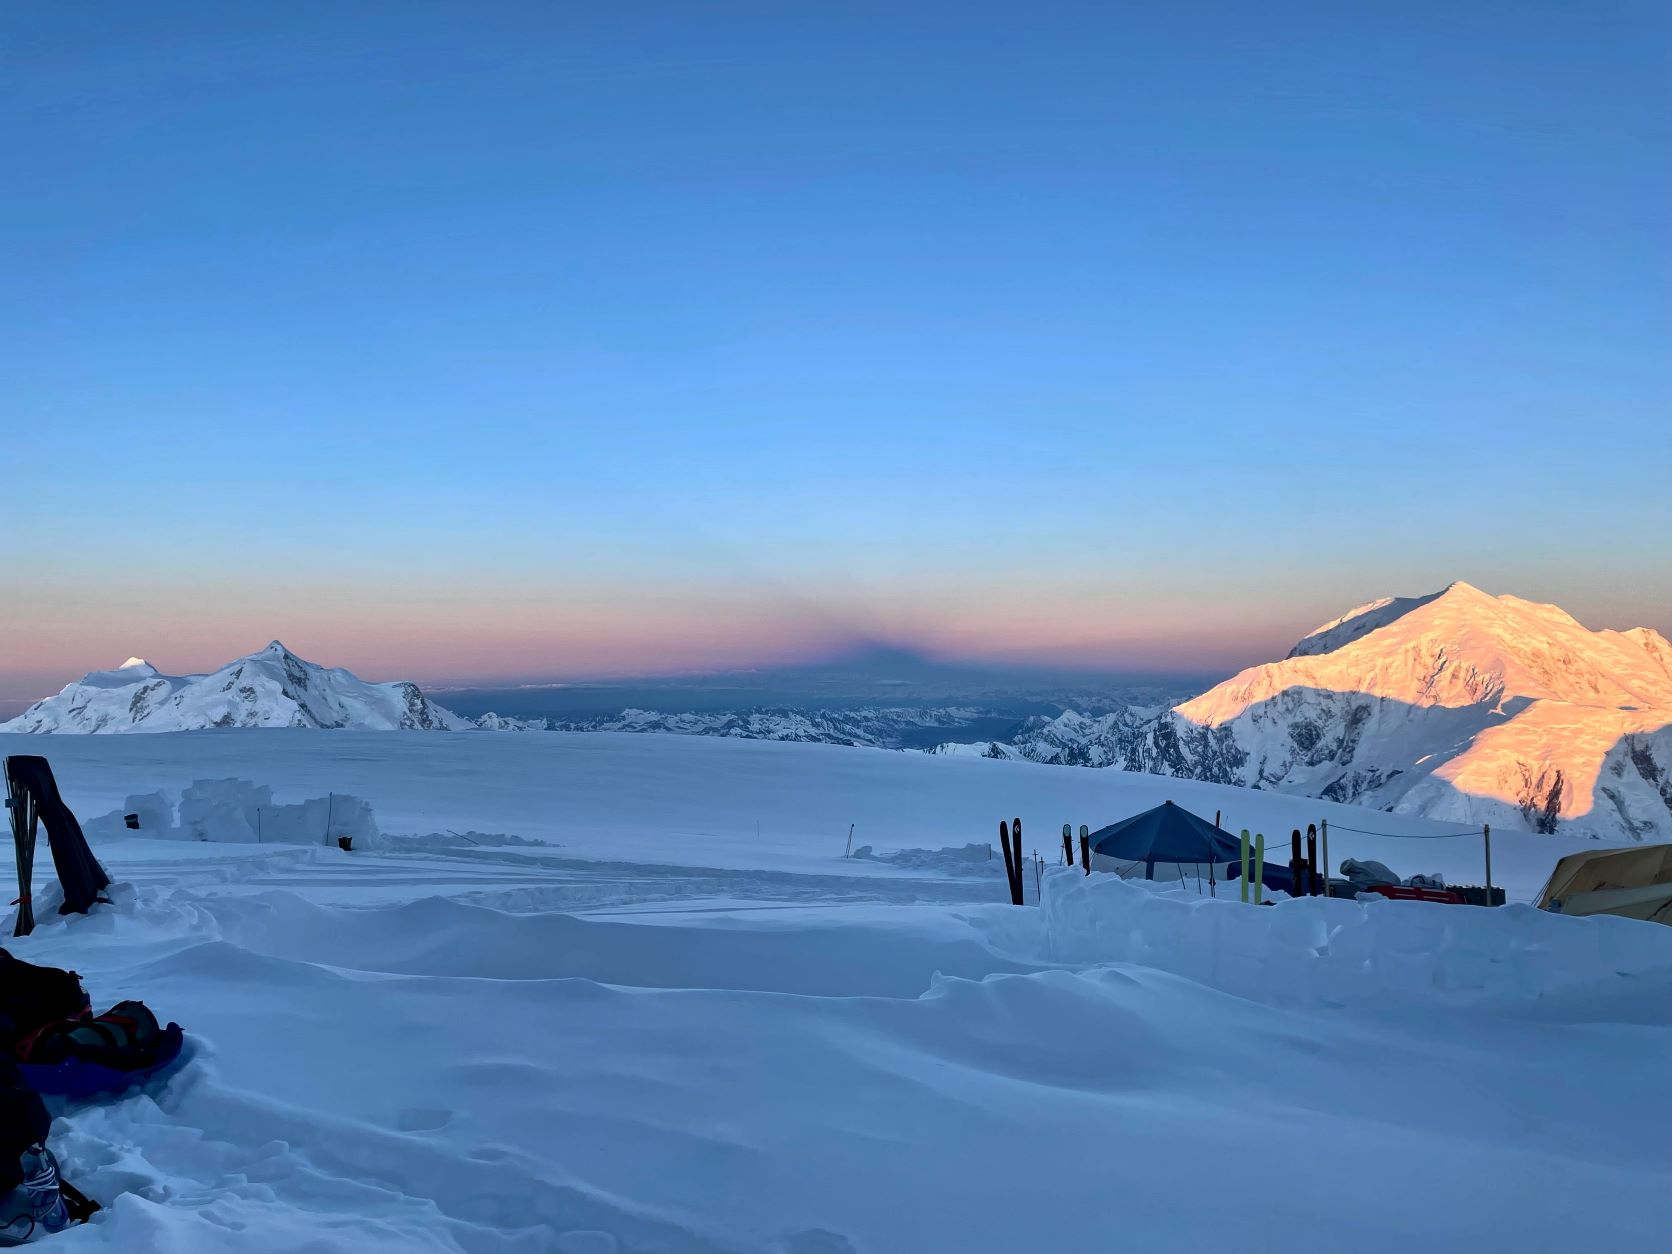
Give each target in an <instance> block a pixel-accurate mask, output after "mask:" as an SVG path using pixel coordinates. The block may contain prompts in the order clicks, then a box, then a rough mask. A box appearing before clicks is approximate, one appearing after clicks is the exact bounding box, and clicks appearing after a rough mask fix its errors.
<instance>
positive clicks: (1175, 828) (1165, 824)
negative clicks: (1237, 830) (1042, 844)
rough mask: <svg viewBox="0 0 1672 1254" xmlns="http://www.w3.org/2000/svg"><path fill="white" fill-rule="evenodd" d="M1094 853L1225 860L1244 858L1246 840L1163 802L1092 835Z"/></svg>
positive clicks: (1128, 859) (1151, 861)
mask: <svg viewBox="0 0 1672 1254" xmlns="http://www.w3.org/2000/svg"><path fill="white" fill-rule="evenodd" d="M1091 852H1092V854H1093V855H1094V856H1096V857H1101V858H1108V859H1112V860H1113V861H1116V862H1122V863H1132V862H1141V863H1143V864H1145V866H1146V867H1148V868H1150V869H1151V872H1152V874H1153V868H1154V865H1155V863H1157V862H1188V863H1200V864H1202V865H1204V866H1205V865H1206V864H1208V863H1210V862H1211V863H1225V862H1236V861H1239V860H1240V859H1241V857H1242V843H1241V841H1240V840H1239V839H1238V838H1237V837H1235V836H1232V835H1230V834H1229V833H1228V832H1224V831H1221V830H1220V829H1219V828H1217V827H1215V826H1214V825H1213V824H1212V823H1209V822H1208V821H1207V820H1205V819H1201V818H1198V817H1197V816H1196V815H1194V814H1192V813H1191V812H1190V811H1189V810H1186V809H1185V808H1184V807H1183V806H1176V805H1174V804H1173V803H1172V802H1171V801H1165V802H1162V803H1161V804H1160V805H1158V806H1156V807H1155V808H1154V809H1153V810H1145V811H1144V812H1143V813H1142V814H1134V815H1133V816H1132V817H1131V818H1129V819H1122V820H1121V821H1120V822H1119V823H1111V824H1109V826H1108V827H1102V828H1099V829H1098V830H1097V831H1095V832H1093V833H1092V834H1091Z"/></svg>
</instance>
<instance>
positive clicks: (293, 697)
mask: <svg viewBox="0 0 1672 1254" xmlns="http://www.w3.org/2000/svg"><path fill="white" fill-rule="evenodd" d="M472 726H474V725H473V724H472V723H471V722H470V721H469V720H468V719H463V718H460V717H459V716H458V715H456V714H454V713H453V712H452V711H450V710H446V709H443V708H442V707H441V706H439V705H436V704H435V703H434V702H432V701H430V700H429V699H428V698H427V697H425V696H424V694H423V693H422V692H420V691H419V689H418V687H417V685H415V684H411V683H407V682H405V681H395V682H392V683H367V682H366V681H364V680H362V679H360V678H358V677H357V676H355V675H354V674H352V673H351V672H349V671H346V670H340V669H336V670H327V669H326V668H324V667H322V666H316V665H314V663H312V662H309V661H306V660H304V659H303V658H300V657H298V656H296V654H294V653H292V652H291V651H290V650H289V649H287V648H285V647H284V645H283V644H281V643H280V642H279V641H277V640H275V641H273V642H272V643H271V644H269V645H268V646H267V647H266V648H264V649H262V650H260V651H259V652H256V653H250V654H247V655H245V656H244V657H241V658H235V659H234V660H232V661H231V662H228V663H227V664H226V665H225V666H222V667H220V668H219V669H218V670H215V671H212V672H210V673H209V674H206V675H164V674H161V673H160V672H159V671H158V670H157V669H156V668H155V667H154V666H152V665H150V663H148V662H145V661H143V660H142V659H139V658H130V659H129V660H128V662H127V663H126V664H124V665H123V666H121V667H118V668H117V669H116V670H111V671H94V672H93V673H91V674H89V675H86V676H84V677H83V678H82V679H80V680H78V681H76V682H75V683H73V684H69V685H67V686H66V687H65V688H64V689H63V691H61V692H59V693H58V694H57V695H56V696H52V697H48V698H47V699H46V700H44V701H37V702H36V703H35V704H34V705H32V706H30V707H29V708H28V709H27V710H25V711H24V712H23V713H22V714H20V715H19V716H18V717H17V718H15V719H13V720H11V722H9V723H0V731H7V732H144V731H197V730H201V729H204V728H210V727H322V728H324V727H328V728H343V727H354V728H362V729H367V730H380V731H404V730H440V731H450V730H463V729H466V728H469V727H472Z"/></svg>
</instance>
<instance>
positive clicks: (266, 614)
mask: <svg viewBox="0 0 1672 1254" xmlns="http://www.w3.org/2000/svg"><path fill="white" fill-rule="evenodd" d="M0 49H3V51H0V106H3V107H0V140H3V143H4V150H5V151H6V153H7V154H8V161H7V165H8V176H7V180H6V186H5V190H4V191H3V193H0V267H3V272H4V273H5V275H6V276H7V281H6V283H5V284H4V285H3V287H0V370H3V374H4V378H5V379H6V381H7V382H6V386H5V388H4V389H3V391H0V420H3V422H4V425H5V427H6V428H7V429H8V431H9V434H8V436H7V438H6V441H5V445H6V447H5V449H4V451H3V452H0V459H3V461H4V468H5V473H6V478H7V481H8V488H7V495H8V497H9V499H10V501H11V502H12V505H13V507H14V508H13V509H11V510H8V514H9V515H10V521H9V522H8V524H7V529H8V530H9V531H12V532H13V534H14V536H15V537H16V538H17V540H18V541H19V546H18V547H19V548H21V550H22V551H23V554H24V555H21V556H19V557H17V559H16V565H15V567H14V573H13V575H12V577H11V579H10V580H9V583H10V584H11V589H10V592H9V594H8V595H7V596H6V598H5V599H4V601H3V602H0V627H3V628H4V634H5V635H6V636H7V637H9V638H10V640H11V642H12V643H11V645H10V647H8V648H7V649H6V650H5V651H4V656H0V689H5V688H6V687H7V684H8V682H9V683H10V685H11V686H12V687H13V688H18V690H19V691H20V692H21V691H22V690H23V689H26V688H29V687H30V685H34V686H36V687H38V686H39V681H40V679H41V678H42V677H47V676H51V677H56V678H59V679H60V681H61V680H62V679H63V678H68V677H70V675H71V674H74V673H79V672H80V671H81V670H85V669H87V668H88V667H90V666H94V665H106V664H110V663H112V662H116V661H120V660H121V658H122V657H123V656H126V654H127V653H128V652H131V651H136V650H138V651H148V652H150V653H154V654H160V655H161V657H160V659H159V664H164V663H170V662H172V663H173V664H175V665H177V666H180V667H181V668H186V667H189V666H200V665H206V664H212V663H215V662H218V661H220V660H224V658H225V657H227V656H231V655H233V654H235V653H239V652H244V651H246V650H248V649H253V648H257V647H259V646H260V645H261V644H263V643H265V641H266V640H267V639H268V638H270V637H271V636H274V635H282V636H283V637H284V638H285V640H286V641H287V643H289V644H291V645H292V647H295V648H298V649H300V650H301V651H302V652H304V653H308V654H310V655H317V656H318V657H319V660H322V661H328V662H341V663H344V664H349V665H354V666H356V667H357V668H358V669H364V670H366V671H368V672H370V673H373V674H378V673H384V674H387V673H393V672H395V671H402V672H406V673H413V674H414V675H415V677H420V678H425V677H427V678H435V679H456V678H461V677H488V676H513V675H521V674H539V675H562V674H586V673H600V672H605V671H615V672H632V671H639V670H643V671H654V670H663V669H668V668H669V667H684V666H689V665H702V664H705V663H706V664H713V665H734V664H745V663H748V662H750V661H770V660H776V659H779V658H788V657H796V656H803V655H810V654H816V653H819V652H820V651H827V650H829V649H833V648H840V647H842V646H843V645H844V643H845V642H849V641H852V640H858V639H865V640H870V639H886V640H891V641H895V642H899V643H904V644H910V645H914V646H918V647H922V648H925V649H927V650H929V651H931V652H935V653H939V654H946V655H956V656H1007V657H1008V656H1026V657H1051V658H1065V659H1070V660H1073V661H1076V662H1088V661H1090V662H1100V663H1101V662H1106V663H1108V664H1111V665H1120V666H1127V667H1131V666H1139V667H1142V666H1145V665H1154V666H1156V667H1158V668H1166V669H1171V670H1176V669H1179V668H1180V667H1181V666H1189V665H1198V666H1200V667H1201V668H1202V669H1204V670H1208V671H1212V670H1216V669H1222V668H1224V667H1226V666H1229V665H1234V664H1240V663H1242V662H1251V661H1255V660H1259V659H1261V658H1263V657H1265V656H1266V655H1267V654H1268V653H1269V651H1270V650H1271V649H1272V648H1275V647H1279V646H1282V647H1286V645H1287V643H1288V642H1290V641H1291V640H1292V639H1293V638H1294V637H1295V636H1296V635H1298V634H1299V632H1300V631H1304V630H1305V629H1306V628H1308V627H1310V626H1312V625H1314V624H1315V622H1317V621H1320V620H1321V619H1323V618H1327V617H1331V616H1333V615H1335V614H1337V613H1339V612H1341V611H1342V610H1344V609H1345V608H1347V607H1348V606H1349V605H1351V604H1354V603H1357V602H1359V601H1362V600H1365V599H1368V598H1370V597H1373V596H1377V595H1383V594H1388V593H1414V592H1421V591H1426V590H1433V589H1434V588H1437V587H1439V586H1442V585H1443V584H1444V583H1445V582H1447V581H1448V580H1450V579H1452V578H1466V579H1468V580H1470V581H1471V582H1473V583H1476V584H1479V585H1481V586H1483V587H1486V588H1488V589H1489V590H1492V591H1508V592H1516V593H1518V594H1520V595H1524V596H1529V597H1534V598H1537V599H1545V600H1554V601H1557V602H1559V603H1561V604H1563V605H1564V606H1565V607H1567V608H1569V609H1570V610H1572V611H1573V612H1575V613H1577V614H1579V616H1580V617H1581V618H1582V619H1584V620H1585V621H1587V622H1589V623H1591V624H1592V625H1597V626H1602V625H1610V626H1627V625H1632V624H1634V623H1639V622H1641V623H1647V624H1649V625H1651V626H1655V627H1658V628H1660V629H1662V630H1668V629H1672V596H1669V594H1668V589H1669V586H1672V580H1669V578H1668V562H1667V559H1666V555H1665V544H1666V536H1667V535H1668V534H1669V533H1672V508H1669V505H1668V496H1667V493H1666V491H1665V483H1666V476H1667V471H1668V469H1669V467H1672V414H1669V407H1668V402H1669V401H1672V354H1669V353H1668V352H1667V345H1668V344H1669V343H1672V231H1669V229H1668V226H1667V223H1668V222H1672V162H1669V161H1668V160H1667V153H1668V152H1672V107H1669V106H1672V100H1669V99H1668V97H1669V94H1672V93H1669V91H1668V88H1667V83H1668V81H1672V78H1669V72H1672V52H1669V49H1672V13H1669V11H1668V10H1667V9H1666V8H1665V6H1662V5H1651V4H1603V5H1590V6H1574V5H1541V4H1526V3H1515V4H1486V5H1482V4H1467V3H1464V4H1444V5H1440V4H1433V5H1428V4H1349V5H1341V4H1283V3H1277V4H1271V5H1258V6H1255V5H1246V4H1230V3H1224V4H1191V3H1184V4H1176V5H1166V6H1135V5H1111V4H1085V5H1075V4H1063V5H1050V4H1046V5H1039V4H1030V5H1020V4H1017V5H982V4H967V3H966V4H956V5H954V4H906V3H895V4H886V5H883V4H877V5H870V4H842V5H806V4H757V5H727V4H690V3H687V4H676V5H651V4H630V3H629V4H616V5H573V4H557V3H547V4H526V5H519V4H494V5H476V4H469V5H467V4H387V5H368V4H340V5H339V4H316V5H283V6H278V5H271V6H269V5H260V6H258V5H238V6H226V5H209V4H202V5H167V4H164V5H146V6H133V5H116V4H105V3H93V4H82V5H75V6H26V7H15V8H12V9H9V10H7V11H6V13H5V14H4V15H0ZM19 685H21V687H19ZM0 695H3V693H0Z"/></svg>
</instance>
